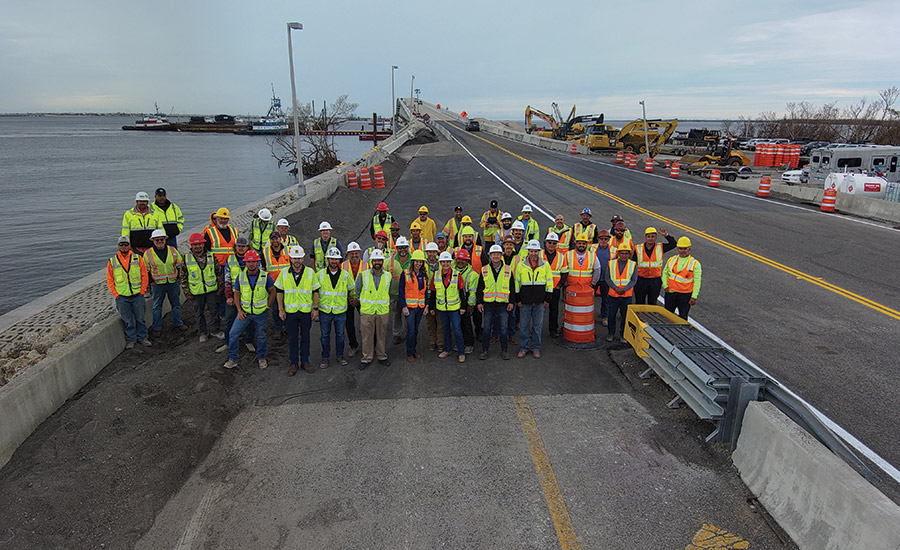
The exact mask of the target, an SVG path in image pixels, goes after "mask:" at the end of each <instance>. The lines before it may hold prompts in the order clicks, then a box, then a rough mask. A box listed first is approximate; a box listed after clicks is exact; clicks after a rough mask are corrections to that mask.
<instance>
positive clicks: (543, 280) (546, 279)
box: [516, 254, 558, 292]
mask: <svg viewBox="0 0 900 550" xmlns="http://www.w3.org/2000/svg"><path fill="white" fill-rule="evenodd" d="M557 255H558V254H557ZM523 286H543V287H544V289H545V291H546V292H553V273H552V272H551V271H550V264H548V263H547V262H541V263H540V264H539V265H538V266H537V267H535V268H532V267H531V263H530V262H529V261H528V260H524V261H522V262H520V263H519V266H518V267H517V268H516V292H518V291H519V289H521V288H522V287H523Z"/></svg>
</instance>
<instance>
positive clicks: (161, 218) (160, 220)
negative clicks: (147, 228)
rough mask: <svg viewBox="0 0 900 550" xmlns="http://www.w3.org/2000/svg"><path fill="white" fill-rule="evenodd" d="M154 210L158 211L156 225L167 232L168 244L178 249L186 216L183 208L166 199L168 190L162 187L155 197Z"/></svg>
mask: <svg viewBox="0 0 900 550" xmlns="http://www.w3.org/2000/svg"><path fill="white" fill-rule="evenodd" d="M154 199H155V200H154V203H153V210H154V211H156V223H157V225H158V226H159V228H160V229H162V230H163V231H165V232H166V238H167V239H168V240H167V241H166V244H167V245H169V246H173V247H175V248H178V235H179V234H181V232H182V231H184V214H182V213H181V208H178V205H177V204H175V203H174V202H171V201H169V199H168V198H166V190H165V189H163V188H162V187H160V188H159V189H157V190H156V194H155V196H154Z"/></svg>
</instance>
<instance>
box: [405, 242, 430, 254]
mask: <svg viewBox="0 0 900 550" xmlns="http://www.w3.org/2000/svg"><path fill="white" fill-rule="evenodd" d="M426 244H428V239H419V244H418V245H417V244H416V243H414V242H413V240H412V239H410V240H409V253H410V254H412V253H413V250H421V251H422V252H425V245H426Z"/></svg>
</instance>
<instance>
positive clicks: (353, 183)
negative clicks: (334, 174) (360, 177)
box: [347, 170, 359, 189]
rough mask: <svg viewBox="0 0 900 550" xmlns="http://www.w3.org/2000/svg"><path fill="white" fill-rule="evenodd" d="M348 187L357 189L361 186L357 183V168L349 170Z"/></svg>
mask: <svg viewBox="0 0 900 550" xmlns="http://www.w3.org/2000/svg"><path fill="white" fill-rule="evenodd" d="M347 187H349V188H350V189H356V188H357V187H359V185H357V183H356V171H355V170H350V171H349V172H347Z"/></svg>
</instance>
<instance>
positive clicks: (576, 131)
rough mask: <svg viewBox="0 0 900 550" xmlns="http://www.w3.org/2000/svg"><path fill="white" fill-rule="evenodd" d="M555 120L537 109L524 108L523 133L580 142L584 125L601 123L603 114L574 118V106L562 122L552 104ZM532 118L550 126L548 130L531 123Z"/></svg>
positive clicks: (554, 105)
mask: <svg viewBox="0 0 900 550" xmlns="http://www.w3.org/2000/svg"><path fill="white" fill-rule="evenodd" d="M552 106H553V111H554V112H555V113H556V118H554V117H553V115H549V114H547V113H545V112H543V111H539V110H538V109H534V108H533V107H531V105H529V106H527V107H525V131H526V132H528V133H529V134H537V135H539V136H541V137H545V138H552V139H558V140H562V141H565V140H579V141H580V140H581V139H582V135H583V134H584V131H585V125H586V124H591V123H602V122H603V114H602V113H601V114H599V115H580V116H575V106H574V105H573V106H572V110H571V111H570V112H569V116H568V117H567V118H566V120H565V122H562V114H561V113H560V111H559V106H558V105H557V104H556V103H553V104H552ZM532 117H537V118H539V119H541V120H543V121H545V122H547V123H548V124H549V125H550V130H543V129H541V128H539V127H537V126H534V124H533V123H532Z"/></svg>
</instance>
